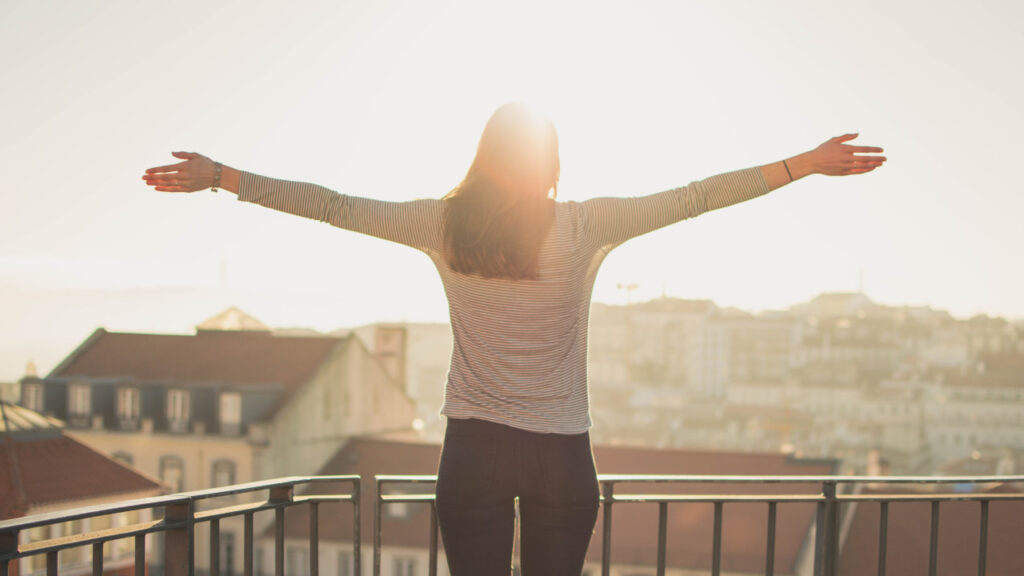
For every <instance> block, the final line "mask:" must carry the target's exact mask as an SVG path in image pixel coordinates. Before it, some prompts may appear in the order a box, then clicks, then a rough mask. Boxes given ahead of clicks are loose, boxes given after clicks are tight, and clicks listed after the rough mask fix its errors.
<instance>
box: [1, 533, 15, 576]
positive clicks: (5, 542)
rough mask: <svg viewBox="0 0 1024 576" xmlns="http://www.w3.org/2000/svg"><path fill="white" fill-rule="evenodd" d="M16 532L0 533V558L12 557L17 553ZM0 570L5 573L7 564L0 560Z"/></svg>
mask: <svg viewBox="0 0 1024 576" xmlns="http://www.w3.org/2000/svg"><path fill="white" fill-rule="evenodd" d="M18 533H19V531H18V530H11V531H10V532H0V556H7V555H9V554H11V555H13V554H14V553H15V552H17V551H18ZM0 570H3V571H4V574H6V573H7V562H5V561H2V560H0Z"/></svg>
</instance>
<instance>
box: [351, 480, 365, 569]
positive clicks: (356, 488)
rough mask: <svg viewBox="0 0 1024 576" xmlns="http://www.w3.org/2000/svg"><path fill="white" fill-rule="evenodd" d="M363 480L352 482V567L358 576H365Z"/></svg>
mask: <svg viewBox="0 0 1024 576" xmlns="http://www.w3.org/2000/svg"><path fill="white" fill-rule="evenodd" d="M362 494H363V493H362V479H361V478H356V479H355V480H353V481H352V506H353V508H352V567H353V568H354V570H353V572H354V573H355V575H356V576H363V563H362V551H363V544H362V535H361V533H362V526H363V522H362V520H361V515H360V511H361V510H362V509H363V495H362Z"/></svg>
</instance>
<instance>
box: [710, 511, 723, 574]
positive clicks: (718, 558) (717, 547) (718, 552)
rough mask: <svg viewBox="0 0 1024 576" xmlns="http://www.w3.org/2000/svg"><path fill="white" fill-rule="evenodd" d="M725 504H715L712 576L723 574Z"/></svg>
mask: <svg viewBox="0 0 1024 576" xmlns="http://www.w3.org/2000/svg"><path fill="white" fill-rule="evenodd" d="M723 504H724V503H723V502H715V535H714V540H713V541H712V545H711V576H719V574H721V572H722V506H723Z"/></svg>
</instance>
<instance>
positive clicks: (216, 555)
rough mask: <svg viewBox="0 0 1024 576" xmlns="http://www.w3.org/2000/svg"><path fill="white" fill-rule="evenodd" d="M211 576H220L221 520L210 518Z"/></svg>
mask: <svg viewBox="0 0 1024 576" xmlns="http://www.w3.org/2000/svg"><path fill="white" fill-rule="evenodd" d="M210 576H220V520H218V519H217V518H214V519H213V520H210Z"/></svg>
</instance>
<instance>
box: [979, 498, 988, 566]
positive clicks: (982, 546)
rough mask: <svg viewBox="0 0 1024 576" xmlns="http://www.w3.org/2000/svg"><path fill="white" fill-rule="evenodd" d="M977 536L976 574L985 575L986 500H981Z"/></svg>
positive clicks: (986, 549) (986, 546)
mask: <svg viewBox="0 0 1024 576" xmlns="http://www.w3.org/2000/svg"><path fill="white" fill-rule="evenodd" d="M979 528H980V534H979V536H978V576H985V568H986V566H985V560H986V556H988V500H982V501H981V526H980V527H979Z"/></svg>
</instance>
